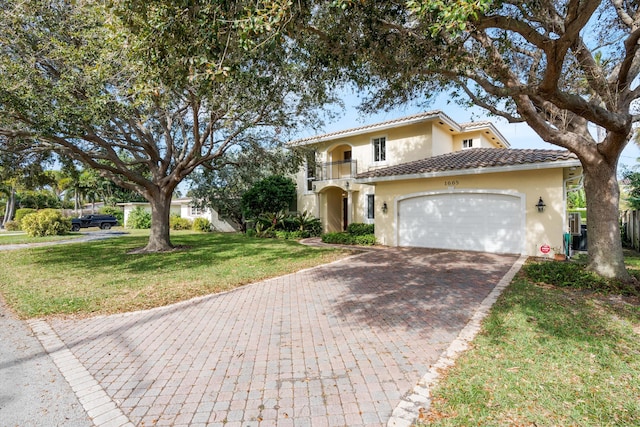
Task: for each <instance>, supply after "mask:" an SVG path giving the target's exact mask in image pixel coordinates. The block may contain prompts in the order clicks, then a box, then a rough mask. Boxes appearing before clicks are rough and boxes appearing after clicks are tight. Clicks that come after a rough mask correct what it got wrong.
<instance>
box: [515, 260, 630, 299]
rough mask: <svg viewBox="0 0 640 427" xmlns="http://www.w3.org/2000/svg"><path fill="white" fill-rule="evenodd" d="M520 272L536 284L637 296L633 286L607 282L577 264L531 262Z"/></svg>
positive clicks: (613, 281) (611, 281)
mask: <svg viewBox="0 0 640 427" xmlns="http://www.w3.org/2000/svg"><path fill="white" fill-rule="evenodd" d="M522 271H523V272H524V274H525V275H526V276H527V278H528V279H529V280H531V281H533V282H536V283H546V284H549V285H555V286H558V287H570V288H575V289H590V290H594V291H600V292H605V293H615V294H622V295H638V291H639V290H638V289H636V288H635V287H634V286H632V285H629V284H625V283H622V282H620V281H617V280H607V279H605V278H603V277H601V276H598V275H597V274H595V273H592V272H590V271H588V270H586V268H585V265H584V264H581V263H577V262H573V261H572V262H553V261H543V262H532V263H528V264H525V265H524V267H523V268H522Z"/></svg>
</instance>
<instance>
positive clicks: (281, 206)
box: [242, 175, 296, 218]
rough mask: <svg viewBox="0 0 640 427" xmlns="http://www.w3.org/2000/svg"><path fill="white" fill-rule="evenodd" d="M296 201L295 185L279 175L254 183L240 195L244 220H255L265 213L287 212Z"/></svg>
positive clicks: (289, 179) (290, 180)
mask: <svg viewBox="0 0 640 427" xmlns="http://www.w3.org/2000/svg"><path fill="white" fill-rule="evenodd" d="M295 200H296V183H295V182H294V181H293V180H292V179H291V178H287V177H284V176H280V175H273V176H270V177H267V178H265V179H263V180H261V181H258V182H256V183H255V184H254V185H253V187H251V189H250V190H249V191H247V192H246V193H244V194H243V195H242V212H243V214H244V216H245V217H246V218H255V217H257V216H259V215H261V214H264V213H266V212H279V211H283V210H287V209H288V208H289V206H290V205H291V204H292V203H293V202H294V201H295Z"/></svg>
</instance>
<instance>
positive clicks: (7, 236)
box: [0, 232, 82, 246]
mask: <svg viewBox="0 0 640 427" xmlns="http://www.w3.org/2000/svg"><path fill="white" fill-rule="evenodd" d="M78 237H82V235H81V234H78V233H70V234H65V235H63V236H45V237H29V236H27V234H26V233H24V232H15V233H14V232H3V233H0V246H2V245H19V244H24V243H40V242H54V241H57V240H71V239H77V238H78Z"/></svg>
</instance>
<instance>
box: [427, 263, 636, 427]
mask: <svg viewBox="0 0 640 427" xmlns="http://www.w3.org/2000/svg"><path fill="white" fill-rule="evenodd" d="M627 260H628V262H629V266H630V267H631V268H634V267H635V268H637V266H638V265H640V263H639V261H640V258H639V257H638V255H637V254H634V255H633V256H628V257H627ZM586 287H587V288H588V287H589V285H588V284H587V286H586ZM639 396H640V302H639V300H638V298H637V297H634V296H628V297H622V296H616V295H612V294H611V293H610V292H608V293H607V294H602V293H595V292H592V291H588V290H585V289H576V288H575V286H573V285H572V286H571V287H556V286H551V285H547V284H537V283H536V282H535V281H533V280H531V279H530V278H529V277H528V276H526V275H525V274H524V272H522V273H521V274H520V275H519V276H518V277H516V278H515V279H514V281H513V282H512V283H511V285H510V286H509V288H507V290H506V291H505V292H504V294H503V295H502V296H501V297H500V299H499V301H498V302H497V303H496V305H495V306H494V307H493V309H492V311H491V314H490V315H489V317H488V318H487V319H486V320H485V322H484V324H483V330H482V332H481V333H480V334H479V335H478V337H477V338H476V339H475V341H474V343H473V348H472V349H471V350H470V351H468V352H466V353H465V354H464V355H463V356H462V357H461V358H460V359H459V360H458V361H457V363H456V365H455V366H454V367H453V368H452V369H450V370H449V371H448V372H447V373H446V374H445V377H444V378H443V380H442V381H441V382H440V384H439V386H437V387H436V388H435V389H434V390H433V401H432V405H431V408H430V411H429V412H427V413H425V414H423V416H422V417H421V418H422V419H421V422H420V423H419V425H429V426H471V425H474V426H475V425H483V426H484V425H486V426H535V425H538V426H631V425H636V426H637V425H640V398H639Z"/></svg>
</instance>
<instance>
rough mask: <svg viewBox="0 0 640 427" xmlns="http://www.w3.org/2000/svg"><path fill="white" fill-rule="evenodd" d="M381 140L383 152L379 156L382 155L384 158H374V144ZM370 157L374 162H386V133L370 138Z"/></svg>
mask: <svg viewBox="0 0 640 427" xmlns="http://www.w3.org/2000/svg"><path fill="white" fill-rule="evenodd" d="M381 140H382V141H383V144H384V152H383V153H382V154H383V156H380V157H384V158H383V159H378V160H376V144H379V143H380V141H381ZM371 159H372V160H373V163H375V164H384V163H387V136H386V135H382V136H377V137H375V138H371Z"/></svg>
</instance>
